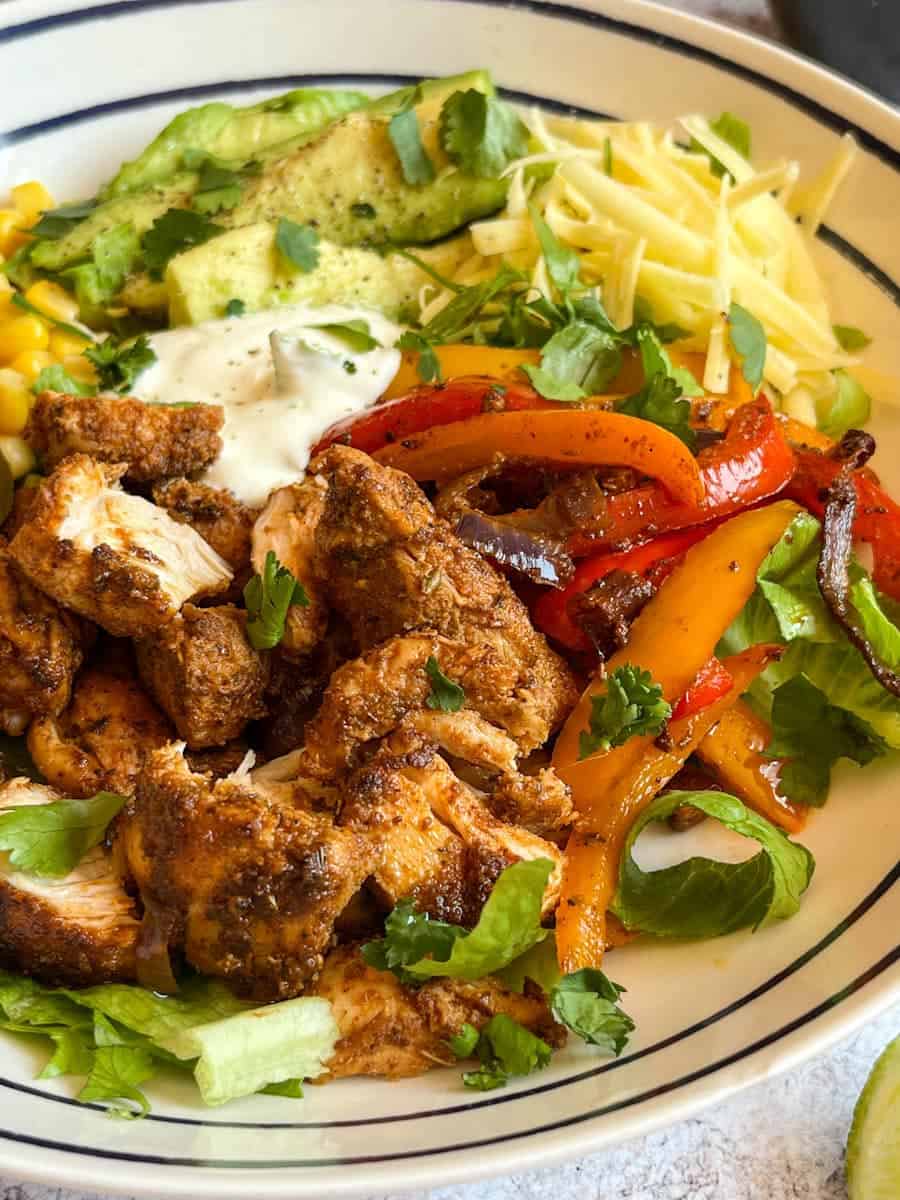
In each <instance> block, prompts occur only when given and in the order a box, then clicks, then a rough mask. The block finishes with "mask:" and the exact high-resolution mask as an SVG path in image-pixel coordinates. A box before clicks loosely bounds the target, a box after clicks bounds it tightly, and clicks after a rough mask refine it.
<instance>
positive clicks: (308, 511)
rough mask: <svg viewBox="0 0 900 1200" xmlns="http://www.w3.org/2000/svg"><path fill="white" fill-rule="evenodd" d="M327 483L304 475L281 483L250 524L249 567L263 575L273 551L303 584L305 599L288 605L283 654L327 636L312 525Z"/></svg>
mask: <svg viewBox="0 0 900 1200" xmlns="http://www.w3.org/2000/svg"><path fill="white" fill-rule="evenodd" d="M325 495H326V489H325V482H324V480H323V479H321V478H320V477H319V476H316V475H307V477H306V478H305V479H304V480H303V481H302V482H301V483H294V484H291V485H290V486H289V487H284V488H279V489H278V491H275V492H273V493H272V495H271V496H270V497H269V503H268V504H267V505H266V507H265V508H264V509H263V511H262V512H261V513H260V515H259V519H258V520H257V522H256V524H255V525H254V527H253V569H254V571H257V572H258V573H259V574H262V570H263V567H264V566H265V562H266V555H267V554H268V553H269V552H270V551H271V552H272V553H274V555H275V557H276V558H277V559H278V561H279V562H280V563H281V565H282V566H284V567H287V568H288V570H289V571H290V572H291V574H292V575H293V576H294V578H295V579H297V580H299V582H300V583H302V584H303V587H304V589H305V590H306V595H307V598H308V600H309V604H306V605H304V606H303V607H301V606H300V605H298V604H295V605H293V606H292V607H291V608H289V609H288V615H287V621H286V622H285V628H284V637H283V638H282V640H281V651H282V653H283V654H287V655H290V656H292V657H294V658H297V657H300V656H302V655H305V654H309V653H310V652H311V651H312V650H313V649H314V648H315V647H316V645H317V644H318V643H319V642H320V641H321V639H322V638H323V637H324V635H325V629H326V627H327V625H328V606H327V603H326V601H325V597H324V595H323V594H322V592H321V590H320V588H319V586H318V584H317V582H316V564H315V552H316V527H317V525H318V523H319V521H320V520H321V518H322V513H323V511H324V509H325Z"/></svg>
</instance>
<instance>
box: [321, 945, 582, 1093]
mask: <svg viewBox="0 0 900 1200" xmlns="http://www.w3.org/2000/svg"><path fill="white" fill-rule="evenodd" d="M313 994H314V995H316V996H322V997H323V998H324V999H326V1000H328V1001H329V1002H330V1003H331V1011H332V1013H333V1014H334V1018H335V1020H336V1021H337V1024H338V1028H339V1029H340V1031H341V1035H340V1040H339V1041H338V1043H337V1046H336V1047H335V1052H334V1055H333V1057H332V1058H330V1059H329V1061H328V1074H327V1075H322V1076H320V1077H319V1078H318V1079H317V1080H316V1083H327V1082H328V1081H329V1080H331V1079H342V1078H345V1077H346V1076H349V1075H381V1076H384V1077H386V1078H388V1079H404V1078H406V1077H408V1076H410V1075H421V1074H422V1072H424V1071H429V1070H431V1069H432V1068H433V1067H445V1066H450V1065H452V1064H453V1063H455V1062H456V1061H457V1060H456V1058H455V1056H454V1055H453V1053H452V1051H451V1050H450V1048H449V1046H448V1044H447V1043H448V1041H449V1040H450V1038H452V1037H455V1036H456V1035H457V1034H458V1033H459V1031H460V1029H461V1028H462V1027H463V1025H465V1024H469V1025H473V1026H474V1027H475V1028H476V1029H481V1028H482V1027H483V1026H484V1025H486V1024H487V1022H488V1021H489V1020H490V1019H491V1017H494V1016H496V1015H497V1014H499V1013H505V1014H506V1015H507V1016H509V1017H511V1018H512V1019H513V1020H514V1021H517V1022H518V1023H519V1024H520V1025H523V1026H524V1027H525V1028H526V1029H530V1030H531V1032H532V1033H535V1034H537V1035H538V1037H540V1038H543V1039H544V1041H546V1042H549V1044H550V1045H551V1046H560V1045H562V1043H563V1042H564V1041H565V1039H566V1032H565V1029H564V1028H563V1027H562V1026H561V1025H558V1024H557V1023H556V1022H555V1021H554V1020H553V1017H552V1016H551V1014H550V1012H549V1010H548V1008H547V1004H546V1001H545V1000H544V999H543V998H540V999H539V998H537V997H535V996H531V995H518V994H517V993H516V992H511V991H509V990H508V989H507V988H505V987H503V985H502V984H501V983H499V982H498V981H497V980H496V979H491V978H488V979H481V980H478V981H477V982H476V983H470V982H467V981H466V980H463V979H432V980H429V981H428V982H427V983H425V984H424V985H423V986H422V987H420V988H416V989H413V988H407V987H403V985H402V984H400V983H399V982H398V981H397V979H396V978H395V977H394V976H393V975H391V974H390V973H389V972H386V971H376V970H374V969H373V968H372V967H369V966H367V965H366V964H365V963H364V962H363V960H362V958H361V957H360V954H359V949H358V947H356V946H339V947H338V948H337V949H336V950H332V952H331V953H330V954H329V955H328V958H327V959H326V960H325V968H324V970H323V971H322V974H321V975H320V977H319V979H318V980H317V981H316V985H315V987H314V988H313Z"/></svg>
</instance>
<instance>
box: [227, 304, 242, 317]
mask: <svg viewBox="0 0 900 1200" xmlns="http://www.w3.org/2000/svg"><path fill="white" fill-rule="evenodd" d="M246 311H247V305H246V304H245V303H244V302H243V300H229V301H228V303H227V304H226V305H225V316H226V317H242V316H243V315H244V313H245V312H246Z"/></svg>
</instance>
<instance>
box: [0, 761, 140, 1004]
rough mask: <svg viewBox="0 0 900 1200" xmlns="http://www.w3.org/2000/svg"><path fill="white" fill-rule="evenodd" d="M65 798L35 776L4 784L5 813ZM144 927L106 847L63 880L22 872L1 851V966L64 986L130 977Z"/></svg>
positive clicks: (0, 794)
mask: <svg viewBox="0 0 900 1200" xmlns="http://www.w3.org/2000/svg"><path fill="white" fill-rule="evenodd" d="M60 799H62V797H61V796H60V795H59V794H58V793H57V792H55V791H53V789H52V788H48V787H44V786H42V785H41V784H37V783H32V782H31V780H30V779H13V780H12V781H11V782H9V783H7V784H5V785H4V786H3V787H0V811H2V810H3V809H5V808H15V807H20V806H23V805H28V804H35V805H38V804H52V803H53V802H54V801H57V800H60ZM139 928H140V922H139V919H138V913H137V909H136V906H135V902H134V900H133V899H132V898H131V897H130V896H129V895H128V893H127V892H126V891H125V889H124V887H123V886H122V883H121V880H120V879H119V877H118V875H117V874H116V872H115V870H114V869H113V863H112V859H111V857H110V855H109V853H108V851H106V850H105V849H103V847H101V846H95V847H94V848H93V850H89V851H88V853H87V854H86V855H85V856H84V858H83V859H82V860H81V862H80V863H79V864H78V866H77V867H75V869H74V870H73V871H71V872H70V873H69V874H68V875H66V876H65V877H64V878H62V879H43V878H40V877H37V876H35V875H31V874H25V873H24V872H21V871H17V870H16V868H15V867H13V866H11V864H10V862H9V857H8V855H7V854H5V853H4V854H0V965H2V966H3V967H4V968H6V969H7V970H10V971H17V972H21V973H22V974H25V975H30V976H32V977H33V978H35V979H39V980H40V981H41V982H42V983H47V984H51V985H53V986H60V987H87V986H89V985H91V984H96V983H111V982H129V981H131V980H133V979H134V978H135V947H136V944H137V936H138V930H139Z"/></svg>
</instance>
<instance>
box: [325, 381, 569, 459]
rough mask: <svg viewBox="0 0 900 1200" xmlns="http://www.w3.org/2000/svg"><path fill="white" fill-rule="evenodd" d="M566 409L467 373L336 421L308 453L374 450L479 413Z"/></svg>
mask: <svg viewBox="0 0 900 1200" xmlns="http://www.w3.org/2000/svg"><path fill="white" fill-rule="evenodd" d="M565 407H566V406H565V405H563V404H557V403H556V402H555V401H553V400H545V399H544V397H543V396H540V395H538V393H537V392H536V391H535V390H534V388H532V387H529V386H528V384H526V383H510V382H509V381H508V380H505V379H494V378H491V377H488V376H486V375H469V376H464V377H461V378H457V379H450V380H448V381H447V382H446V383H444V384H437V385H436V384H423V385H422V386H421V387H416V388H413V389H412V391H410V392H407V393H406V394H405V395H404V396H397V397H396V398H395V399H393V400H386V401H384V402H383V403H381V404H376V405H375V407H374V408H370V409H368V410H367V411H366V412H364V413H361V414H359V413H358V414H354V415H353V416H351V417H347V418H346V419H345V420H343V421H338V423H337V424H336V425H332V427H331V428H330V429H329V430H328V432H327V433H325V434H324V435H323V436H322V438H321V439H320V440H319V442H318V443H317V444H316V446H315V447H314V448H313V455H316V454H318V453H319V452H320V451H321V450H326V449H327V448H328V447H329V446H331V445H333V444H334V443H335V442H343V443H344V444H345V445H348V446H354V447H355V448H356V449H357V450H364V451H365V452H366V453H367V454H374V453H375V451H376V450H381V449H382V447H384V446H388V445H390V444H391V443H392V442H399V441H402V440H403V438H408V437H411V436H412V435H413V434H415V433H424V431H425V430H426V429H431V428H432V427H433V426H435V425H450V424H452V423H453V422H455V421H465V420H468V418H469V417H476V416H479V415H480V414H481V413H484V412H520V411H522V410H523V409H531V408H565Z"/></svg>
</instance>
